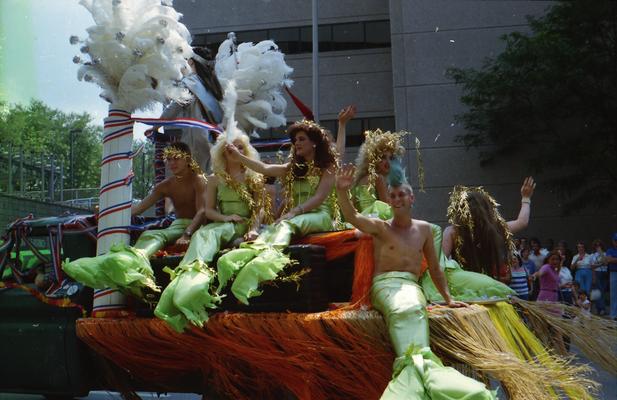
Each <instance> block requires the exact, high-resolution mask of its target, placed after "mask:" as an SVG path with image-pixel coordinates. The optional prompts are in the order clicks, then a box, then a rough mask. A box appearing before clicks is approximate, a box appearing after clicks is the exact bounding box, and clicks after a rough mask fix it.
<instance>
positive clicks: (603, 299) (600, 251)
mask: <svg viewBox="0 0 617 400" xmlns="http://www.w3.org/2000/svg"><path fill="white" fill-rule="evenodd" d="M611 242H612V246H610V247H608V248H607V247H606V246H605V245H604V242H603V241H602V240H601V239H596V240H594V241H592V242H590V243H586V242H585V241H579V242H577V243H576V249H575V250H574V251H572V250H570V248H569V247H568V244H567V243H566V242H565V241H564V240H560V241H559V242H557V246H555V245H554V242H553V240H552V239H546V240H544V241H543V243H541V242H540V240H539V239H538V238H535V237H534V238H529V239H528V238H525V237H521V238H516V239H514V245H515V248H516V254H515V255H516V257H515V261H514V263H513V265H512V268H511V280H510V286H511V287H512V289H514V290H515V291H516V292H517V294H518V296H519V297H520V298H521V299H523V300H532V301H559V302H563V303H566V304H569V305H574V306H578V307H581V308H582V309H583V310H584V312H586V313H594V314H597V315H600V316H604V315H608V316H609V317H610V318H611V319H614V320H617V232H616V233H614V234H613V235H612V237H611ZM543 244H544V246H543ZM588 244H589V245H590V246H588Z"/></svg>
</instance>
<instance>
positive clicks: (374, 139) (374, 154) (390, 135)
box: [354, 129, 408, 188]
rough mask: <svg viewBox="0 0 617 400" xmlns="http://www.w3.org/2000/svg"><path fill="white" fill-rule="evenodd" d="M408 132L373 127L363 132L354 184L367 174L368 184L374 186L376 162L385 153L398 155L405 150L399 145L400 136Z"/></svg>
mask: <svg viewBox="0 0 617 400" xmlns="http://www.w3.org/2000/svg"><path fill="white" fill-rule="evenodd" d="M406 134H408V132H405V131H400V132H390V131H385V132H384V131H382V130H381V129H375V130H374V131H365V132H364V143H363V144H362V146H361V147H360V153H359V155H358V158H357V161H356V165H357V166H358V169H357V170H356V176H354V184H357V182H358V181H359V180H360V179H361V178H362V177H363V176H364V175H365V174H366V175H367V176H368V186H369V187H370V188H373V187H375V181H376V180H377V169H376V167H377V164H378V163H379V162H380V161H381V159H382V158H383V157H384V155H385V154H386V153H392V155H393V156H397V157H400V156H402V155H403V153H404V152H405V149H404V148H403V146H401V138H402V137H403V136H404V135H406Z"/></svg>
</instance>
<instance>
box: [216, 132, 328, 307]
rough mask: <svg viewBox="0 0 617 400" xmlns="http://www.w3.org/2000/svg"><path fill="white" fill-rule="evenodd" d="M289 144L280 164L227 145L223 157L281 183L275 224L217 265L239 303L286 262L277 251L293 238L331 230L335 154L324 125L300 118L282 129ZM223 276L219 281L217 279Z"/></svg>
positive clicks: (222, 258)
mask: <svg viewBox="0 0 617 400" xmlns="http://www.w3.org/2000/svg"><path fill="white" fill-rule="evenodd" d="M287 134H288V135H289V136H290V138H291V142H292V148H291V151H290V154H289V161H288V162H286V163H284V164H265V163H263V162H261V161H258V160H254V159H251V158H249V157H246V156H244V155H243V154H241V153H240V152H239V151H238V149H237V148H236V147H235V146H234V145H232V144H228V145H227V152H228V156H229V157H230V158H231V159H234V160H237V161H239V162H240V163H242V164H243V165H245V166H246V167H247V168H250V169H252V170H254V171H256V172H258V173H261V174H263V175H265V176H273V177H277V178H279V179H280V180H281V183H282V186H283V204H284V206H283V210H282V211H281V216H280V217H279V218H278V219H277V220H276V222H275V223H274V224H273V225H271V226H269V227H268V228H266V229H265V230H264V231H263V232H262V233H261V234H260V235H259V237H258V238H257V239H256V240H255V241H254V242H249V243H243V244H241V246H240V248H239V249H236V250H232V251H231V252H229V253H227V254H225V255H223V256H222V257H221V258H220V259H219V261H218V264H217V268H218V271H219V281H220V282H219V283H220V287H221V288H222V287H224V286H225V285H226V283H227V280H229V279H230V278H231V277H232V276H234V275H236V274H237V276H236V278H235V280H234V282H233V284H232V286H231V291H232V293H233V294H234V296H236V298H237V299H238V300H240V301H241V302H242V303H244V304H248V299H249V298H250V297H253V296H257V295H259V294H260V292H259V291H258V289H257V288H258V287H259V284H260V283H261V282H263V281H267V280H273V279H275V278H276V276H277V275H278V274H279V273H280V272H281V271H282V270H283V268H284V267H285V266H286V265H288V264H289V261H290V260H289V257H288V256H287V255H285V254H283V252H282V250H284V249H285V248H286V247H287V246H288V245H289V243H290V242H291V238H292V237H293V236H304V235H307V234H309V233H314V232H324V231H330V230H332V229H333V220H334V214H335V212H334V209H335V206H336V199H335V198H334V196H333V193H332V187H333V185H334V174H335V172H336V171H335V170H336V164H337V160H336V154H335V152H334V150H333V146H332V144H331V141H330V138H329V136H328V135H327V133H326V132H325V131H324V129H323V128H322V127H321V126H319V125H318V124H316V123H314V122H312V121H300V122H296V123H294V124H293V125H291V126H290V127H289V128H288V129H287ZM222 276H224V277H225V278H224V279H221V277H222Z"/></svg>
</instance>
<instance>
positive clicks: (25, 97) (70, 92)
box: [0, 0, 161, 140]
mask: <svg viewBox="0 0 617 400" xmlns="http://www.w3.org/2000/svg"><path fill="white" fill-rule="evenodd" d="M93 24H94V22H93V20H92V17H91V15H90V13H88V11H87V10H86V9H85V8H84V7H82V6H81V5H79V2H78V0H0V99H2V100H6V101H8V102H9V103H28V102H29V100H30V99H31V98H35V99H38V100H41V101H43V102H44V103H46V104H47V105H48V106H50V107H52V108H56V109H59V110H61V111H64V112H77V113H82V112H87V113H89V114H91V115H92V117H93V121H94V123H96V124H100V125H102V124H103V118H104V117H105V116H106V115H107V108H108V103H107V102H106V101H104V100H103V99H101V98H100V97H99V93H100V88H99V87H98V86H97V85H95V84H93V83H90V82H83V81H82V82H80V81H78V80H77V69H78V65H77V64H74V63H73V61H72V59H73V57H74V56H76V55H78V54H80V53H79V45H75V46H74V45H71V44H70V43H69V37H70V36H71V35H77V36H79V37H81V38H84V37H86V29H87V28H88V27H89V26H91V25H93ZM160 111H161V108H158V109H156V110H154V111H150V112H140V113H135V115H140V116H147V117H157V116H158V115H159V114H160ZM145 129H147V127H145V126H143V125H141V124H136V126H135V139H136V140H141V139H143V132H144V131H145Z"/></svg>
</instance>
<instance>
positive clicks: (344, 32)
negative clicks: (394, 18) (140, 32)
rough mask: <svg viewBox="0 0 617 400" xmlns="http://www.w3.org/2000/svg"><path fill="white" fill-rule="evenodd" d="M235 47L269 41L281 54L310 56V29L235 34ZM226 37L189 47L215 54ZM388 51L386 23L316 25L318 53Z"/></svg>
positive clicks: (213, 36) (201, 39)
mask: <svg viewBox="0 0 617 400" xmlns="http://www.w3.org/2000/svg"><path fill="white" fill-rule="evenodd" d="M236 37H237V41H238V43H242V42H253V43H257V42H260V41H262V40H266V39H272V40H274V41H275V42H276V44H277V45H278V46H279V48H280V49H281V51H282V52H283V53H285V54H302V53H310V52H311V51H312V48H313V44H312V28H311V26H300V27H294V28H276V29H262V30H252V31H238V32H236ZM226 38H227V34H226V33H205V34H199V35H195V38H194V40H193V44H194V45H195V46H205V47H208V48H209V49H210V50H212V51H213V52H214V53H215V54H216V52H217V51H218V48H219V46H220V45H221V43H222V42H223V41H224V40H225V39H226ZM380 47H390V21H387V20H384V21H364V22H352V23H344V24H325V25H319V51H320V52H328V51H339V50H358V49H372V48H380Z"/></svg>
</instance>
